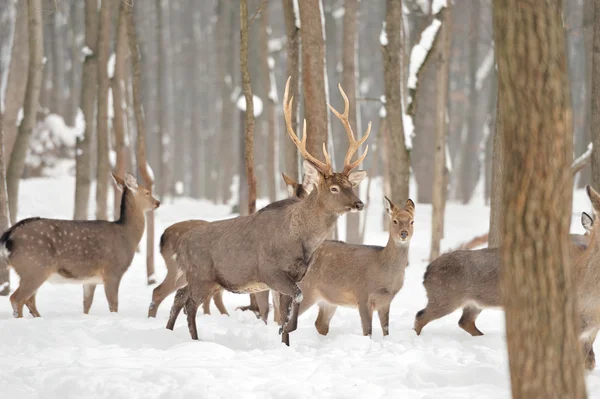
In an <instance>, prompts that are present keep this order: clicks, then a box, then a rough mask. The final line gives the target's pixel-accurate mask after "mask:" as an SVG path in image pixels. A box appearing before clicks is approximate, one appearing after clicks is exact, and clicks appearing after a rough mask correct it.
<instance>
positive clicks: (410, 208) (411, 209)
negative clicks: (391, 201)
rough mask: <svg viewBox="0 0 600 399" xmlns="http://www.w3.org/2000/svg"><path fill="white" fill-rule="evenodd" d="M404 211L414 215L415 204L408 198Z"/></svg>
mask: <svg viewBox="0 0 600 399" xmlns="http://www.w3.org/2000/svg"><path fill="white" fill-rule="evenodd" d="M404 209H405V210H406V211H408V212H410V213H414V211H415V203H414V202H413V201H412V200H411V199H410V198H409V199H408V200H406V205H404Z"/></svg>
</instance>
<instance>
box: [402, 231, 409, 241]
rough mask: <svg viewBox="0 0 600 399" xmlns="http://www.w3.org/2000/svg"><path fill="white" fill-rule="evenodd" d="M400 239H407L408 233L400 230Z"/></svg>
mask: <svg viewBox="0 0 600 399" xmlns="http://www.w3.org/2000/svg"><path fill="white" fill-rule="evenodd" d="M400 237H402V239H403V240H404V239H406V237H408V231H406V230H402V231H401V232H400Z"/></svg>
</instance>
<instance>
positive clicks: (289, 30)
mask: <svg viewBox="0 0 600 399" xmlns="http://www.w3.org/2000/svg"><path fill="white" fill-rule="evenodd" d="M282 3H283V17H284V20H285V33H286V40H287V67H286V72H287V73H286V75H287V76H288V77H290V78H291V79H290V96H292V97H294V98H298V77H299V72H300V27H299V26H296V19H297V18H299V17H300V16H297V15H296V13H295V11H294V0H282ZM297 104H298V101H296V102H294V103H293V104H292V107H293V108H292V128H293V129H294V131H296V127H297V125H298V105H297ZM284 146H285V171H286V173H287V174H288V175H289V176H292V177H293V178H295V179H298V178H299V172H298V151H297V150H296V146H295V145H294V143H293V142H292V141H291V140H284Z"/></svg>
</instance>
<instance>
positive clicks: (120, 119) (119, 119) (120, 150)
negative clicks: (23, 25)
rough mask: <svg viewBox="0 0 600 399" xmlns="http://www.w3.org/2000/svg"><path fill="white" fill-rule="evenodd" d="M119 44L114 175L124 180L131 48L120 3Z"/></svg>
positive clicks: (114, 88) (117, 203)
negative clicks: (128, 65)
mask: <svg viewBox="0 0 600 399" xmlns="http://www.w3.org/2000/svg"><path fill="white" fill-rule="evenodd" d="M117 21H118V22H117V43H116V45H115V73H114V75H113V77H112V78H111V85H110V87H111V90H112V96H113V129H114V132H115V145H114V148H115V153H116V156H117V159H116V162H115V167H114V171H113V172H114V174H115V175H117V176H119V177H121V178H124V176H125V172H126V171H127V168H128V162H127V158H128V153H129V146H128V143H129V140H127V139H126V138H125V137H126V132H125V130H126V129H125V123H126V122H125V121H126V117H127V115H126V113H125V110H126V109H127V105H126V103H125V98H124V91H125V75H126V69H125V65H126V60H125V58H126V57H127V54H128V53H129V51H128V50H129V47H128V45H127V20H126V19H125V3H124V2H120V6H119V15H118V17H117ZM114 194H115V195H114V214H113V218H114V219H115V220H116V219H118V218H119V215H120V213H121V201H119V199H120V198H121V193H120V192H119V190H114Z"/></svg>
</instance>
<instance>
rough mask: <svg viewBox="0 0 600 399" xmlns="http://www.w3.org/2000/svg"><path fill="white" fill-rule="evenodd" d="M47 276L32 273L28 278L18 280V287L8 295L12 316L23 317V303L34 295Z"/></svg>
mask: <svg viewBox="0 0 600 399" xmlns="http://www.w3.org/2000/svg"><path fill="white" fill-rule="evenodd" d="M46 279H47V276H46V275H45V274H44V275H32V276H31V277H30V278H28V279H21V281H20V282H19V287H18V288H17V289H16V290H15V292H13V293H12V295H11V296H10V304H11V305H12V308H13V316H14V317H16V318H21V317H23V306H25V303H26V302H27V301H29V299H30V298H31V297H32V296H33V295H35V293H36V292H37V290H38V288H40V286H41V285H42V284H44V281H46Z"/></svg>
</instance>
